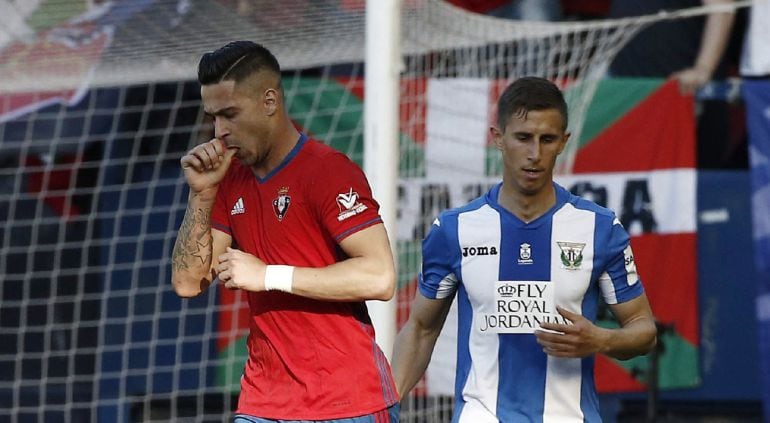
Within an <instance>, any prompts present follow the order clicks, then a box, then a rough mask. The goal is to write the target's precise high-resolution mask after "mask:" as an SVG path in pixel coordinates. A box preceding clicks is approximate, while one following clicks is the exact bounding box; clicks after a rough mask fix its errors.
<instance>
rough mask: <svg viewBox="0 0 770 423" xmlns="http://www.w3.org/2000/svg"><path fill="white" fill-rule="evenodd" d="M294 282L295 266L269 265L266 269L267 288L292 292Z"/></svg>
mask: <svg viewBox="0 0 770 423" xmlns="http://www.w3.org/2000/svg"><path fill="white" fill-rule="evenodd" d="M292 282H294V266H284V265H279V264H271V265H268V266H267V268H266V269H265V290H266V291H283V292H291V284H292Z"/></svg>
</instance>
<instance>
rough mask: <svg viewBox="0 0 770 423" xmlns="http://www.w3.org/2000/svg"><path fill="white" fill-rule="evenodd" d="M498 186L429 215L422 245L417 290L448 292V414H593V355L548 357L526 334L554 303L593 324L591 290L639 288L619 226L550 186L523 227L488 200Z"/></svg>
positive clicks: (521, 418)
mask: <svg viewBox="0 0 770 423" xmlns="http://www.w3.org/2000/svg"><path fill="white" fill-rule="evenodd" d="M500 186H501V185H497V186H495V187H493V188H492V189H491V190H490V191H489V192H488V193H487V194H486V195H485V196H483V197H480V198H478V199H476V200H474V201H472V202H471V203H469V204H467V205H465V206H463V207H459V208H456V209H451V210H447V211H445V212H443V213H441V215H440V216H439V217H438V219H436V221H435V222H434V223H433V227H432V228H431V230H430V232H429V234H428V235H427V237H426V238H425V240H424V241H423V267H422V272H421V274H420V279H419V289H420V292H421V293H422V295H424V296H425V297H427V298H447V297H449V296H452V295H455V293H457V302H458V321H459V325H458V336H457V338H458V346H457V374H456V378H455V397H456V404H455V414H454V417H453V422H473V423H484V422H498V421H501V422H517V423H518V422H544V423H549V422H559V423H564V422H599V421H601V419H600V417H599V406H598V400H597V396H596V389H595V386H594V379H593V369H594V359H593V357H589V358H584V359H571V358H569V359H565V358H555V357H549V356H547V355H546V354H545V353H544V352H543V351H542V348H541V347H540V346H539V345H538V344H537V341H536V340H535V336H534V334H533V333H534V330H535V329H537V328H538V327H539V324H540V322H543V321H554V320H556V321H559V322H564V319H563V318H562V317H561V316H560V315H559V314H558V313H557V312H556V308H555V306H556V305H559V306H561V307H563V308H565V309H567V310H570V311H572V312H575V313H581V314H582V315H583V316H585V317H586V318H588V319H590V320H591V321H595V319H596V314H597V306H598V303H599V299H600V297H601V298H603V300H604V301H605V302H606V303H608V304H617V303H622V302H625V301H629V300H631V299H633V298H636V297H638V296H639V295H641V294H642V293H643V292H644V289H643V287H642V284H641V282H640V281H639V278H638V276H637V273H636V266H635V263H634V257H633V253H632V251H631V246H630V244H629V236H628V233H627V232H626V230H625V229H624V228H623V226H622V225H621V224H620V222H619V221H618V219H617V218H616V217H615V215H614V213H613V212H611V211H609V210H607V209H605V208H602V207H600V206H598V205H596V204H594V203H592V202H589V201H587V200H584V199H582V198H580V197H577V196H574V195H572V194H571V193H569V192H568V191H567V190H566V189H564V188H563V187H561V186H559V185H557V184H554V187H555V189H556V205H555V206H554V207H553V208H551V209H550V210H549V211H548V212H547V213H545V214H544V215H543V216H540V217H539V218H537V219H536V220H534V221H532V222H529V223H524V222H522V221H521V220H520V219H519V218H517V217H516V216H514V215H513V214H512V213H510V212H508V211H507V210H505V209H503V208H502V207H501V206H500V205H499V204H498V203H497V196H498V193H499V190H500Z"/></svg>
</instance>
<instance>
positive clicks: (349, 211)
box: [337, 187, 366, 222]
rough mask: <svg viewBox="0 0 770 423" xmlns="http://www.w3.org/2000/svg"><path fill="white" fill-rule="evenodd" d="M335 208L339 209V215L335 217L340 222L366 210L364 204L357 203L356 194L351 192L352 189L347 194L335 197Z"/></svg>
mask: <svg viewBox="0 0 770 423" xmlns="http://www.w3.org/2000/svg"><path fill="white" fill-rule="evenodd" d="M337 206H338V207H339V208H340V214H339V215H338V216H337V220H339V221H340V222H342V221H343V220H345V219H347V218H349V217H351V216H355V215H357V214H358V213H361V212H362V211H364V210H366V204H363V203H359V202H358V193H357V192H355V191H353V188H352V187H351V188H350V189H349V190H348V192H343V193H342V194H339V195H337Z"/></svg>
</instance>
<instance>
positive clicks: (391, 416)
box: [233, 403, 401, 423]
mask: <svg viewBox="0 0 770 423" xmlns="http://www.w3.org/2000/svg"><path fill="white" fill-rule="evenodd" d="M400 412H401V404H399V403H395V404H393V405H391V406H390V408H388V409H385V410H382V411H378V412H376V413H372V414H367V415H366V416H359V417H352V418H347V419H335V420H271V419H263V418H261V417H254V416H249V415H247V414H236V415H235V419H233V423H398V419H399V413H400Z"/></svg>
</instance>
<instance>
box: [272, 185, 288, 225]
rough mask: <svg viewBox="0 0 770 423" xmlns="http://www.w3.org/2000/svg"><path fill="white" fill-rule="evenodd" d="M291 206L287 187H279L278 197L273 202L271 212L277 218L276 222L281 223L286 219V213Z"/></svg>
mask: <svg viewBox="0 0 770 423" xmlns="http://www.w3.org/2000/svg"><path fill="white" fill-rule="evenodd" d="M290 204H291V197H290V196H289V187H281V188H279V189H278V197H277V198H276V199H274V200H273V211H274V212H275V215H276V216H277V217H278V221H279V222H280V221H282V220H283V218H284V217H286V213H287V212H288V211H289V205H290Z"/></svg>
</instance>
